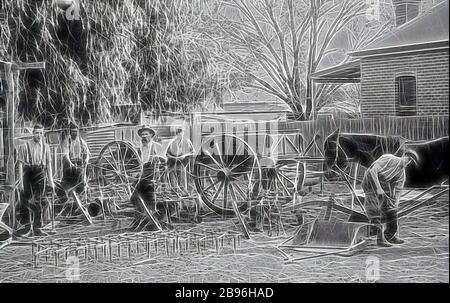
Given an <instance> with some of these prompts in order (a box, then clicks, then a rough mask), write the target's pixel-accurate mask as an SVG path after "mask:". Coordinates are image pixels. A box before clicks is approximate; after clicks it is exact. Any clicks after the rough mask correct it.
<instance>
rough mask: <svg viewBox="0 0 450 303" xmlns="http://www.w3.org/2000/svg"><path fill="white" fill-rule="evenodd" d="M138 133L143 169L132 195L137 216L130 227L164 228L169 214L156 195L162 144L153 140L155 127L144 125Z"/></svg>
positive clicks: (142, 228) (139, 229) (145, 228)
mask: <svg viewBox="0 0 450 303" xmlns="http://www.w3.org/2000/svg"><path fill="white" fill-rule="evenodd" d="M138 135H139V136H140V137H141V149H140V151H141V159H142V163H143V171H142V175H141V176H140V178H139V181H138V183H137V185H136V188H135V190H134V192H133V194H132V196H131V203H132V204H133V205H134V207H135V216H134V221H133V223H132V224H131V227H130V229H131V230H133V231H142V230H156V229H159V228H162V225H163V224H164V223H163V222H162V221H161V220H163V219H164V218H166V216H167V213H166V210H165V207H164V204H163V203H157V201H156V196H155V186H156V184H155V183H156V182H157V181H158V180H156V179H157V178H158V174H157V171H158V170H159V168H160V161H161V159H160V157H158V155H157V151H158V149H160V146H159V144H158V143H156V142H154V140H153V139H154V137H155V135H156V133H155V131H154V130H153V129H151V128H149V127H145V126H144V127H142V128H140V129H139V130H138Z"/></svg>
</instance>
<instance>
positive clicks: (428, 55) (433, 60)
mask: <svg viewBox="0 0 450 303" xmlns="http://www.w3.org/2000/svg"><path fill="white" fill-rule="evenodd" d="M448 73H449V52H448V49H446V50H439V51H437V50H436V51H428V52H422V53H411V54H397V55H389V56H380V57H370V58H363V59H361V113H362V115H363V117H371V116H381V115H393V116H394V115H396V104H395V102H396V96H395V78H396V77H397V76H402V75H405V76H406V75H413V76H416V81H417V97H416V98H417V99H416V102H417V115H445V114H448V113H449V111H448V109H449V74H448Z"/></svg>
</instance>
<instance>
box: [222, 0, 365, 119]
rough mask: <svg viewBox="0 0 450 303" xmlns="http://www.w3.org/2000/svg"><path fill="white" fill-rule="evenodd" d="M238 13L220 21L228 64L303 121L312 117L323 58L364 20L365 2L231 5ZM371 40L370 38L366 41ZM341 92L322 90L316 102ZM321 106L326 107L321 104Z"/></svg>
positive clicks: (270, 0) (234, 1)
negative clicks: (338, 38)
mask: <svg viewBox="0 0 450 303" xmlns="http://www.w3.org/2000/svg"><path fill="white" fill-rule="evenodd" d="M225 2H226V5H227V6H228V7H230V8H231V9H232V10H233V12H231V13H230V12H229V13H228V14H225V15H222V16H221V18H218V20H217V21H218V22H217V24H218V25H219V28H220V29H221V32H222V34H223V38H224V39H225V40H226V41H227V43H223V44H224V46H223V47H224V50H225V51H226V54H227V56H226V57H225V60H226V61H227V62H229V64H230V66H231V67H232V68H235V69H237V70H239V71H240V72H242V73H245V74H246V75H247V76H248V77H249V78H250V79H251V80H252V83H251V84H250V85H249V86H250V87H254V88H257V89H260V90H263V91H265V92H267V93H269V94H271V95H273V96H276V97H277V98H279V99H281V100H282V101H284V102H285V103H286V104H288V105H289V106H290V108H291V109H292V111H293V112H294V114H295V118H296V119H298V120H307V119H310V118H311V117H312V115H313V111H314V110H317V108H316V109H315V108H314V106H315V105H314V104H313V84H312V77H311V76H312V74H314V72H316V70H317V68H318V66H319V64H320V63H321V61H322V60H323V58H324V57H326V56H328V55H330V54H331V53H333V52H336V51H337V49H335V48H332V47H331V44H332V41H334V40H335V39H336V36H337V35H338V34H339V33H340V32H341V31H342V30H343V29H344V28H345V27H346V26H348V25H349V24H350V23H351V22H353V21H354V20H356V19H357V18H359V17H361V16H364V15H365V12H366V8H367V7H366V2H365V1H361V0H339V1H332V0H302V1H294V0H283V1H274V0H257V1H246V0H229V1H225ZM366 38H367V37H366ZM330 89H337V88H336V87H330V86H329V85H320V86H319V87H318V88H317V91H316V93H315V94H316V96H320V95H321V94H324V92H329V90H330ZM320 106H323V104H321V105H320Z"/></svg>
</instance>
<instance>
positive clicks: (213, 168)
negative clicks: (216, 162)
mask: <svg viewBox="0 0 450 303" xmlns="http://www.w3.org/2000/svg"><path fill="white" fill-rule="evenodd" d="M197 164H198V165H200V166H203V167H205V168H208V169H210V170H213V171H219V170H220V169H219V168H215V167H212V166H209V165H207V164H205V163H202V162H197Z"/></svg>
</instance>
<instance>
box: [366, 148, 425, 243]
mask: <svg viewBox="0 0 450 303" xmlns="http://www.w3.org/2000/svg"><path fill="white" fill-rule="evenodd" d="M412 162H414V163H415V165H418V163H419V156H418V155H417V153H416V152H414V151H413V150H408V151H406V152H405V154H404V155H403V157H397V156H394V155H391V154H385V155H382V156H381V157H380V158H378V160H376V161H375V162H374V163H373V164H372V165H371V166H370V167H369V169H367V171H366V173H365V175H364V178H363V181H362V188H363V190H364V193H365V201H364V208H365V209H366V212H367V215H368V216H369V220H370V222H371V223H372V224H374V225H377V226H379V227H380V228H379V229H378V232H377V244H378V246H385V247H388V246H391V245H390V244H389V243H391V244H402V243H404V241H403V240H401V239H399V238H398V237H397V236H396V234H397V231H398V222H397V221H398V217H397V207H398V203H399V201H400V197H401V192H402V190H403V187H404V184H405V180H406V174H405V168H406V167H407V166H408V165H410V164H411V163H412ZM382 222H385V223H386V227H385V231H384V233H383V225H382ZM385 240H387V242H386V241H385Z"/></svg>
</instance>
